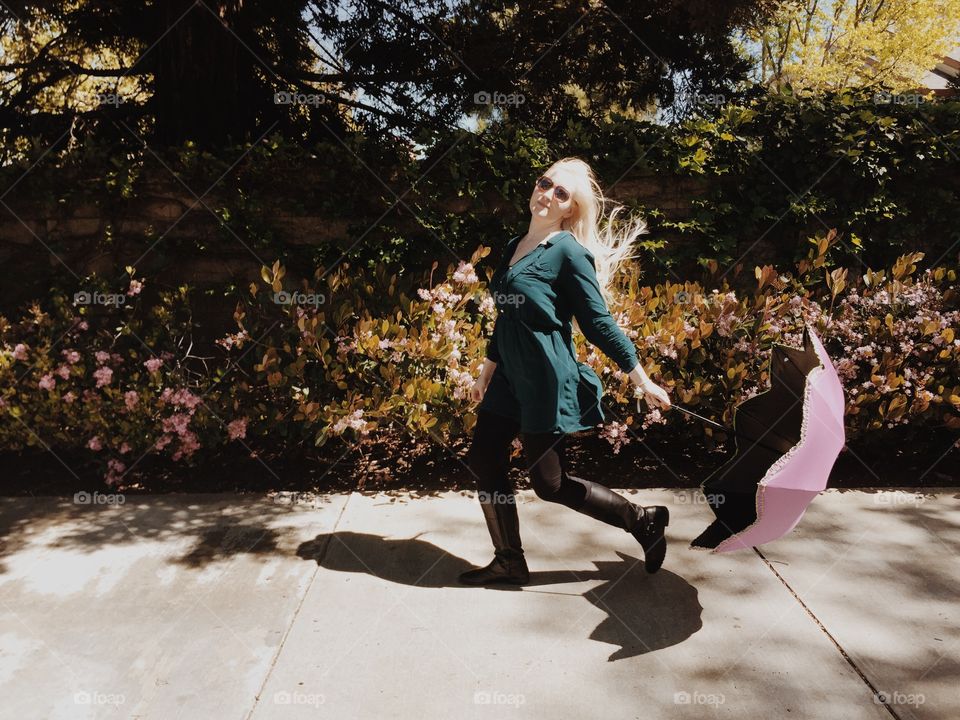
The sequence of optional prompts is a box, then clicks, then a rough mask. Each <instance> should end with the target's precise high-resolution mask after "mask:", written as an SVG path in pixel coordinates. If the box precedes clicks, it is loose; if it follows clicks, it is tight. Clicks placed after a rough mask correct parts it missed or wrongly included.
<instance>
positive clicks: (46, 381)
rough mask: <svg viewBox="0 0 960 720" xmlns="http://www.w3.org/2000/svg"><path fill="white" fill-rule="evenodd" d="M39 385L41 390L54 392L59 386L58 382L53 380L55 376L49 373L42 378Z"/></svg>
mask: <svg viewBox="0 0 960 720" xmlns="http://www.w3.org/2000/svg"><path fill="white" fill-rule="evenodd" d="M37 384H38V385H39V386H40V389H41V390H53V389H54V388H55V387H56V386H57V381H56V380H54V379H53V375H51V374H50V373H47V374H46V375H44V376H43V377H42V378H40V382H39V383H37Z"/></svg>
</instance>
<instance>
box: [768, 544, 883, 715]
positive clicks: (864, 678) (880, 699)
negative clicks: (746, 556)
mask: <svg viewBox="0 0 960 720" xmlns="http://www.w3.org/2000/svg"><path fill="white" fill-rule="evenodd" d="M753 551H754V552H755V553H756V554H757V555H758V556H759V557H760V559H761V560H762V561H763V562H764V564H765V565H766V566H767V567H768V568H770V572H772V573H773V574H774V575H775V576H776V578H777V579H778V580H779V581H780V582H781V583H783V586H784V587H785V588H786V589H787V591H788V592H789V593H790V594H791V595H793V598H794V600H796V601H797V602H798V603H799V604H800V607H802V608H803V609H804V611H806V613H807V615H809V616H810V618H811V619H812V620H813V621H814V622H815V623H816V624H817V627H819V628H820V631H821V632H822V633H823V634H824V635H826V636H827V638H828V639H829V640H830V642H832V643H833V645H834V647H835V648H837V652H839V653H840V655H841V656H842V657H843V659H844V660H846V661H847V664H848V665H849V666H850V667H851V668H853V671H854V672H855V673H857V675H859V676H860V679H861V680H862V681H863V683H864V684H865V685H866V686H867V687H868V688H870V690H871V692H873V698H874V702H875V703H877V704H878V705H883V706H884V707H885V708H886V710H887V712H888V713H890V716H891V717H893V718H895V720H902V719H901V717H900V716H899V715H897V713H896V712H894V710H893V708H892V707H890V703H888V702H887V701H886V699H885V698H884V697H883V693H881V692H880V691H879V690H878V689H877V688H876V687H875V686H874V684H873V683H872V682H870V679H869V678H868V677H867V676H866V674H865V673H864V672H863V671H862V670H861V669H860V667H859V666H858V665H857V663H856V662H854V660H853V658H851V657H850V655H849V654H848V653H847V651H846V650H844V649H843V646H842V645H841V644H840V643H839V642H837V639H836V638H835V637H834V636H833V635H832V634H831V632H830V631H829V630H827V627H826V626H825V625H824V624H823V623H822V622H821V621H820V618H818V617H817V616H816V615H814V613H813V610H811V609H810V607H809V606H808V605H807V604H806V603H805V602H804V601H803V600H802V599H801V598H800V596H799V595H798V594H797V592H796V591H795V590H794V589H793V588H792V587H791V586H790V583H788V582H787V580H786V578H784V577H783V575H781V574H780V573H778V572H777V569H776V568H775V567H773V564H772V563H771V562H770V561H769V560H768V559H767V558H766V556H765V555H764V554H763V553H762V552H760V549H759V548H757V547H754V548H753Z"/></svg>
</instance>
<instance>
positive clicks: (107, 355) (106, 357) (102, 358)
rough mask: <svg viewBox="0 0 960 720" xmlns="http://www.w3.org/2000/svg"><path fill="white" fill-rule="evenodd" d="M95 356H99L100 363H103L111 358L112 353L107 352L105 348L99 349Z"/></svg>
mask: <svg viewBox="0 0 960 720" xmlns="http://www.w3.org/2000/svg"><path fill="white" fill-rule="evenodd" d="M94 357H96V358H97V362H98V363H100V364H101V365H103V364H105V363H106V362H107V361H108V360H109V359H110V353H108V352H106V351H105V350H97V352H96V354H95V355H94Z"/></svg>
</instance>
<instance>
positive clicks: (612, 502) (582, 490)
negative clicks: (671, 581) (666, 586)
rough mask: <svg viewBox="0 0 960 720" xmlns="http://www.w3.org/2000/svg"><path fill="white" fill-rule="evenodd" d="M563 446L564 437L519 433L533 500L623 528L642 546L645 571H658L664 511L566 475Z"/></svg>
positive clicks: (667, 516) (665, 520) (663, 545)
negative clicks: (533, 493)
mask: <svg viewBox="0 0 960 720" xmlns="http://www.w3.org/2000/svg"><path fill="white" fill-rule="evenodd" d="M565 444H566V437H565V436H564V435H551V434H541V433H524V434H523V448H524V452H525V453H526V456H527V463H528V465H529V473H530V478H531V480H532V481H533V489H534V492H536V494H537V497H539V498H541V499H543V500H546V501H548V502H555V503H559V504H561V505H566V506H567V507H569V508H571V509H573V510H576V511H577V512H580V513H583V514H584V515H588V516H590V517H592V518H595V519H597V520H600V521H602V522H605V523H607V524H608V525H614V526H615V527H619V528H623V529H624V530H625V531H627V532H629V533H631V534H632V535H633V536H634V537H635V538H636V539H637V542H639V543H640V545H641V546H642V547H643V552H644V566H645V567H646V570H647V572H651V573H652V572H656V571H657V570H659V569H660V566H661V565H662V564H663V558H664V555H665V553H666V547H667V541H666V538H665V537H664V530H665V528H666V526H667V524H668V523H669V522H670V513H669V511H668V510H667V508H666V507H664V506H662V505H655V506H650V507H641V506H639V505H634V504H633V503H632V502H630V501H629V500H627V499H626V498H625V497H623V496H622V495H619V494H617V493H615V492H613V490H611V489H610V488H608V487H606V486H605V485H600V484H599V483H595V482H591V481H590V480H584V479H582V478H578V477H574V476H573V475H570V474H569V473H567V468H566V457H565Z"/></svg>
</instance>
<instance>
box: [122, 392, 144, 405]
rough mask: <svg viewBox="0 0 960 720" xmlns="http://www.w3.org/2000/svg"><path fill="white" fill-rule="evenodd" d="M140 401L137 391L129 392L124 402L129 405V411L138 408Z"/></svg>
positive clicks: (124, 395)
mask: <svg viewBox="0 0 960 720" xmlns="http://www.w3.org/2000/svg"><path fill="white" fill-rule="evenodd" d="M139 400H140V396H139V395H137V391H136V390H127V391H126V392H125V393H124V394H123V402H124V403H126V405H127V410H133V409H134V408H135V407H136V406H137V402H138V401H139Z"/></svg>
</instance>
